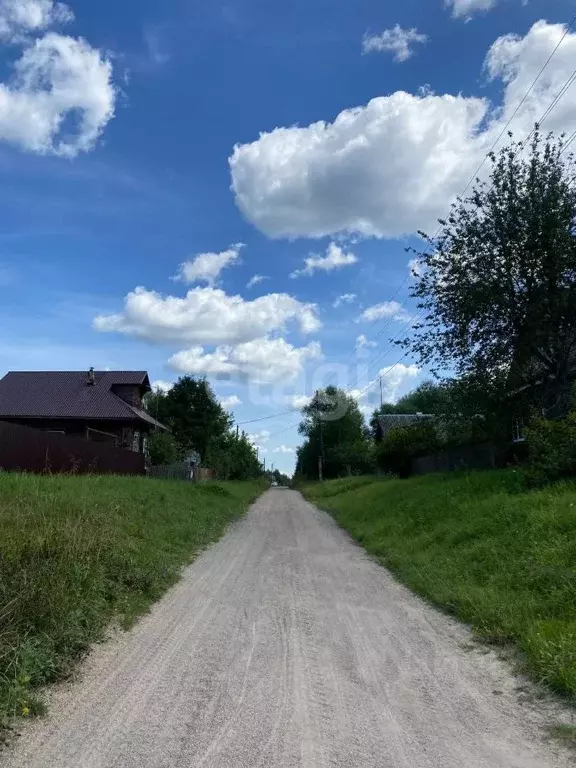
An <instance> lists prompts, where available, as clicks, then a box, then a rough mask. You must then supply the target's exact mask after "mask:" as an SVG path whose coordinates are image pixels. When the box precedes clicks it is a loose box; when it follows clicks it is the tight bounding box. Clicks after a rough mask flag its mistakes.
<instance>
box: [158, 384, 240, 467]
mask: <svg viewBox="0 0 576 768" xmlns="http://www.w3.org/2000/svg"><path fill="white" fill-rule="evenodd" d="M146 408H147V410H148V412H149V413H150V414H151V415H152V416H154V417H155V418H157V419H158V420H159V421H161V422H162V423H163V424H166V426H168V427H170V429H171V431H172V434H173V435H174V438H175V440H176V442H177V443H178V446H179V447H180V449H181V450H182V451H184V452H187V451H197V452H198V453H199V454H200V456H201V457H202V459H203V460H204V459H205V458H206V454H207V452H208V447H209V445H210V442H211V441H212V440H214V439H216V438H218V437H220V436H223V435H225V434H226V433H227V432H228V430H229V429H230V427H231V426H232V417H231V416H230V414H229V413H228V412H227V411H225V410H224V408H223V407H222V406H221V404H220V403H219V402H218V400H217V398H216V395H215V394H214V392H213V390H212V387H211V386H210V384H209V383H208V381H207V379H205V378H194V377H192V376H182V377H181V378H180V379H179V380H178V381H177V382H176V384H174V386H173V387H172V389H171V390H170V391H169V392H154V393H151V394H150V395H148V397H147V399H146Z"/></svg>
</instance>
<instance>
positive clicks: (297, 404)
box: [290, 395, 312, 411]
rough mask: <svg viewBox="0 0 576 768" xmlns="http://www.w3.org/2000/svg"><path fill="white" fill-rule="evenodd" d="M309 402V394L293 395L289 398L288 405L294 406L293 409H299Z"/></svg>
mask: <svg viewBox="0 0 576 768" xmlns="http://www.w3.org/2000/svg"><path fill="white" fill-rule="evenodd" d="M311 402H312V396H311V395H293V397H292V398H291V399H290V407H291V408H294V410H298V411H301V410H302V408H305V407H306V406H307V405H310V403H311Z"/></svg>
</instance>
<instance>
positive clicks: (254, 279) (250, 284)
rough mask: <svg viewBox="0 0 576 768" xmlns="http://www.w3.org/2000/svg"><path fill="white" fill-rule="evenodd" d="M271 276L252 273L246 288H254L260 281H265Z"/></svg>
mask: <svg viewBox="0 0 576 768" xmlns="http://www.w3.org/2000/svg"><path fill="white" fill-rule="evenodd" d="M268 279H269V278H268V277H267V276H266V275H252V277H251V278H250V280H248V282H247V283H246V288H254V286H255V285H258V284H259V283H262V282H264V280H268Z"/></svg>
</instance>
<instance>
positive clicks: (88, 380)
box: [86, 367, 96, 387]
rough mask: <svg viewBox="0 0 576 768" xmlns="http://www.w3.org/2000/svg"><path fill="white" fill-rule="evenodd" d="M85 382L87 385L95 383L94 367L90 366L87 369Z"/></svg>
mask: <svg viewBox="0 0 576 768" xmlns="http://www.w3.org/2000/svg"><path fill="white" fill-rule="evenodd" d="M86 384H88V386H89V387H93V386H94V384H96V376H95V374H94V367H91V368H90V370H89V371H88V375H87V376H86Z"/></svg>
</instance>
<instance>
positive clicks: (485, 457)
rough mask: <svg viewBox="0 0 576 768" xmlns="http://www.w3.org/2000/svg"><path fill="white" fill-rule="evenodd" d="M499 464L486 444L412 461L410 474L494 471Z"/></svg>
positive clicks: (494, 454) (421, 457)
mask: <svg viewBox="0 0 576 768" xmlns="http://www.w3.org/2000/svg"><path fill="white" fill-rule="evenodd" d="M498 464H499V462H498V459H497V456H496V451H495V449H494V446H492V445H489V444H488V443H482V444H479V445H463V446H459V447H457V448H449V449H447V450H445V451H441V452H440V453H436V454H434V455H431V456H420V457H418V458H416V459H412V472H413V473H414V474H415V475H427V474H429V473H431V472H453V471H454V470H457V469H494V468H495V467H496V466H497V465H498Z"/></svg>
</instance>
